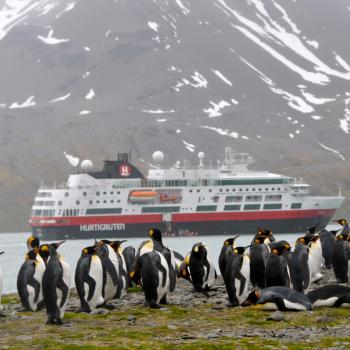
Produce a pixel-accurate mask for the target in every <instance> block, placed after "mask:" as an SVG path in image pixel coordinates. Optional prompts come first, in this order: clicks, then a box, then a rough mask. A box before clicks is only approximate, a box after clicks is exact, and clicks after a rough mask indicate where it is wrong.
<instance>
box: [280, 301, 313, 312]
mask: <svg viewBox="0 0 350 350" xmlns="http://www.w3.org/2000/svg"><path fill="white" fill-rule="evenodd" d="M283 303H284V306H285V307H286V309H287V310H296V311H306V310H307V309H306V307H305V306H304V305H303V304H300V303H297V302H293V301H290V300H288V299H283Z"/></svg>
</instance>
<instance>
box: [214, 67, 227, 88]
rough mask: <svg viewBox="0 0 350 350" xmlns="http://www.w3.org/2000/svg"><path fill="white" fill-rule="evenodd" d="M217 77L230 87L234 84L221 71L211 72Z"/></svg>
mask: <svg viewBox="0 0 350 350" xmlns="http://www.w3.org/2000/svg"><path fill="white" fill-rule="evenodd" d="M211 71H212V72H213V73H214V74H215V75H216V76H218V77H219V78H220V79H221V80H222V81H223V82H224V83H226V84H227V85H229V86H232V83H231V81H230V80H228V79H227V78H226V77H225V76H224V75H223V74H222V73H221V72H220V71H218V70H215V69H212V70H211Z"/></svg>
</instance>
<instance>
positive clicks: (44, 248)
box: [35, 244, 50, 265]
mask: <svg viewBox="0 0 350 350" xmlns="http://www.w3.org/2000/svg"><path fill="white" fill-rule="evenodd" d="M35 252H36V253H39V255H40V256H41V257H42V259H43V260H44V263H45V265H46V264H47V260H48V259H49V256H50V245H49V244H42V245H41V246H39V248H37V249H36V250H35Z"/></svg>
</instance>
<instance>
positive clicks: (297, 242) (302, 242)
mask: <svg viewBox="0 0 350 350" xmlns="http://www.w3.org/2000/svg"><path fill="white" fill-rule="evenodd" d="M297 244H306V243H305V237H299V238H297V240H296V241H295V245H297Z"/></svg>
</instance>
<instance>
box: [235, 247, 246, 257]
mask: <svg viewBox="0 0 350 350" xmlns="http://www.w3.org/2000/svg"><path fill="white" fill-rule="evenodd" d="M246 249H247V247H236V248H233V249H232V252H233V254H235V255H238V254H244V252H245V250H246Z"/></svg>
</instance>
